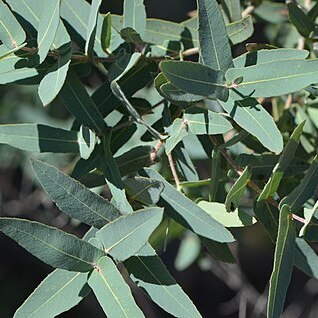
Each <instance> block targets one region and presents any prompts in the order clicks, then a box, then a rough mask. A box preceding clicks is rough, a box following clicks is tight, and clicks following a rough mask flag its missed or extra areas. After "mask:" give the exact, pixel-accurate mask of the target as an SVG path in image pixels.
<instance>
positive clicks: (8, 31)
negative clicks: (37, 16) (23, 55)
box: [0, 1, 26, 49]
mask: <svg viewBox="0 0 318 318" xmlns="http://www.w3.org/2000/svg"><path fill="white" fill-rule="evenodd" d="M25 39H26V35H25V32H24V30H23V28H22V27H21V25H20V24H19V22H18V21H17V20H16V18H15V16H14V15H13V13H12V12H11V11H10V9H9V8H8V6H7V5H6V4H5V3H4V2H3V1H0V40H1V42H2V43H3V44H4V45H5V46H6V47H8V48H9V49H14V48H16V47H17V46H19V45H20V44H22V43H23V42H24V41H25Z"/></svg>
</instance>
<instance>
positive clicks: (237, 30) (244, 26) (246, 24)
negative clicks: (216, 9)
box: [226, 15, 254, 45]
mask: <svg viewBox="0 0 318 318" xmlns="http://www.w3.org/2000/svg"><path fill="white" fill-rule="evenodd" d="M226 31H227V35H228V37H229V39H230V41H231V43H232V44H233V45H235V44H238V43H242V42H244V41H245V40H247V39H248V38H249V37H251V36H252V35H253V33H254V27H253V20H252V17H251V16H250V15H248V16H246V17H244V18H243V19H241V20H238V21H235V22H233V23H230V24H228V25H226Z"/></svg>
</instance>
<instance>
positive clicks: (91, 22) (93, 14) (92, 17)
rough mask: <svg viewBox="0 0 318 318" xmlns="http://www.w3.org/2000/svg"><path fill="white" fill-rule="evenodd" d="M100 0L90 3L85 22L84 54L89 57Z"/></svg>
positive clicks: (92, 45) (92, 47)
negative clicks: (86, 22) (86, 21)
mask: <svg viewBox="0 0 318 318" xmlns="http://www.w3.org/2000/svg"><path fill="white" fill-rule="evenodd" d="M101 3H102V0H93V1H92V4H91V9H90V12H89V18H88V24H87V34H86V43H85V55H88V56H90V57H92V56H93V49H94V40H95V36H96V23H97V15H98V11H99V7H100V5H101Z"/></svg>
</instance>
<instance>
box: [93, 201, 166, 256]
mask: <svg viewBox="0 0 318 318" xmlns="http://www.w3.org/2000/svg"><path fill="white" fill-rule="evenodd" d="M162 216H163V209H161V208H157V207H155V208H146V209H142V210H138V211H136V212H132V213H129V214H126V215H123V216H122V217H120V218H118V219H117V220H114V221H113V222H111V223H109V224H107V225H105V226H104V227H103V228H101V229H100V230H99V231H98V232H97V233H96V237H97V238H98V239H99V240H100V241H101V242H102V243H103V245H104V249H105V252H106V253H107V254H110V255H111V256H113V257H114V258H115V259H117V260H119V261H124V260H125V259H127V258H129V257H130V256H132V255H134V254H136V253H137V252H138V251H139V250H140V249H141V248H142V247H143V246H144V245H145V244H146V243H147V242H148V239H149V237H150V235H151V234H152V232H153V231H154V230H155V228H156V227H157V226H158V225H159V224H160V222H161V220H162Z"/></svg>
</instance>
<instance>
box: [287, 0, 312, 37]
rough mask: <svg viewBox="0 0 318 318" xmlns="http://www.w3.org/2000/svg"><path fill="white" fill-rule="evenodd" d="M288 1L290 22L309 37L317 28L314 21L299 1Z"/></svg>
mask: <svg viewBox="0 0 318 318" xmlns="http://www.w3.org/2000/svg"><path fill="white" fill-rule="evenodd" d="M286 3H287V8H288V13H289V20H290V22H291V23H292V24H293V25H294V26H295V27H296V29H297V31H298V32H299V33H300V34H301V35H302V36H304V37H305V38H308V37H309V35H310V33H311V32H312V31H313V30H314V29H315V23H314V21H313V20H312V19H310V17H309V16H308V15H307V14H306V13H305V12H304V11H303V10H302V9H301V8H300V6H299V5H298V3H296V2H294V1H292V0H288V1H286Z"/></svg>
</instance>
